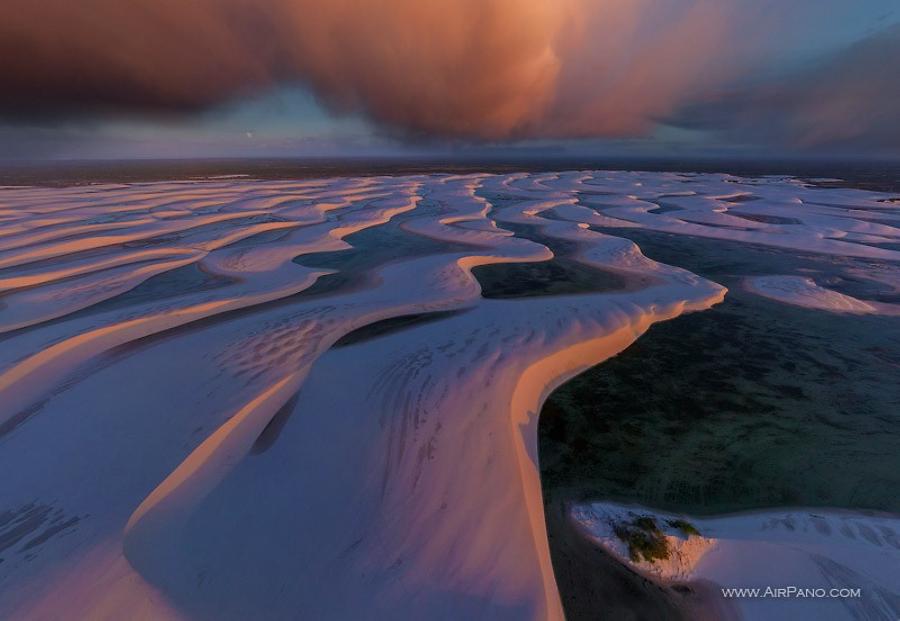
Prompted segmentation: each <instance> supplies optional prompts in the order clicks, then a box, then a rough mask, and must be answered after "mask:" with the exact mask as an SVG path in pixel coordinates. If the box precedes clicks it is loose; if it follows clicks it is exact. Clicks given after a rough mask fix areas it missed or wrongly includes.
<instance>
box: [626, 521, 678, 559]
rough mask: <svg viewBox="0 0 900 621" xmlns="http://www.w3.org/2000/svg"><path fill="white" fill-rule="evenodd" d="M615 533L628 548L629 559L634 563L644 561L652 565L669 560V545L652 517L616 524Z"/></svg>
mask: <svg viewBox="0 0 900 621" xmlns="http://www.w3.org/2000/svg"><path fill="white" fill-rule="evenodd" d="M613 532H615V534H616V537H618V538H619V539H621V540H622V542H623V543H624V544H625V545H627V546H628V557H629V558H630V559H631V560H632V562H635V563H638V562H640V561H642V560H644V561H647V562H649V563H652V562H654V561H656V560H666V559H668V558H669V543H668V541H666V536H665V535H664V534H663V532H662V531H661V530H659V526H658V525H657V524H656V520H654V519H653V518H652V517H649V516H642V517H639V518H635V519H634V520H632V521H631V522H625V523H621V524H616V525H615V526H614V527H613Z"/></svg>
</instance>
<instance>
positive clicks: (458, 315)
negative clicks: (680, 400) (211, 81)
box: [0, 171, 900, 620]
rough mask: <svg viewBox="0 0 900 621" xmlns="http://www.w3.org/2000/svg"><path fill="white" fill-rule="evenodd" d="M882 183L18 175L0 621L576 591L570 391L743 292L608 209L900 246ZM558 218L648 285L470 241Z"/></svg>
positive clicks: (523, 612) (358, 613)
mask: <svg viewBox="0 0 900 621" xmlns="http://www.w3.org/2000/svg"><path fill="white" fill-rule="evenodd" d="M742 193H743V194H752V195H753V196H757V197H758V198H759V200H757V201H753V202H746V201H744V202H740V203H729V202H728V199H729V198H732V199H733V198H734V197H735V196H737V195H743V194H742ZM671 195H674V196H671ZM666 196H670V197H669V198H665V197H666ZM660 197H663V198H660ZM814 199H815V200H814ZM878 199H879V196H877V195H874V194H872V193H865V192H859V193H855V194H854V193H851V192H849V191H843V190H819V189H813V188H807V187H805V186H803V185H802V184H799V183H798V182H795V181H793V180H786V179H769V180H766V181H764V182H757V181H751V180H741V179H739V178H735V177H730V176H726V175H698V176H695V177H691V178H690V179H688V178H687V177H684V176H680V175H669V174H651V173H644V174H639V173H606V172H599V173H598V172H580V171H576V172H570V173H549V174H524V173H522V174H512V175H502V176H494V175H467V176H453V175H431V176H413V177H397V178H391V177H371V178H359V179H327V180H313V181H297V182H291V181H253V180H245V179H216V180H210V181H190V182H187V181H175V182H165V183H140V184H125V185H112V184H111V185H99V186H86V187H78V188H37V187H28V188H3V189H2V190H0V289H2V292H3V293H2V297H0V338H2V339H3V340H2V343H3V346H2V347H0V469H2V471H3V472H7V473H11V472H15V473H16V476H14V477H4V480H3V482H2V483H0V515H2V516H3V521H2V523H0V542H2V545H0V558H2V559H3V561H2V562H0V618H4V619H5V618H15V619H54V618H67V619H116V620H118V619H123V618H128V619H152V620H158V619H217V620H218V619H223V620H227V619H247V618H259V619H293V618H298V617H299V618H310V619H312V618H336V619H359V618H367V619H398V618H409V619H421V618H429V619H432V618H434V619H459V618H486V619H501V618H509V619H523V618H533V619H559V618H561V617H562V609H561V605H560V600H559V595H558V593H557V591H556V585H555V581H554V578H553V572H552V567H551V565H550V561H549V552H548V545H547V538H546V533H545V527H544V518H543V506H542V500H541V490H540V482H539V477H538V469H537V455H536V418H537V413H538V412H539V411H540V406H541V404H542V401H543V399H544V398H545V397H546V395H547V394H548V393H549V391H551V390H552V389H553V388H554V387H555V386H557V385H559V384H560V383H561V382H563V381H565V380H566V379H567V378H569V377H571V376H573V375H575V374H577V373H578V372H580V371H581V370H583V369H585V368H587V367H589V366H591V365H593V364H596V363H599V362H601V361H603V360H605V359H606V358H608V357H610V356H613V355H615V354H616V353H618V352H619V351H621V350H622V349H624V348H625V347H627V346H628V345H629V344H631V343H632V342H633V341H634V340H635V339H636V338H638V337H639V336H640V335H641V334H642V333H643V332H644V331H645V330H646V329H647V328H648V327H649V326H650V325H651V324H652V323H653V322H656V321H661V320H666V319H669V318H672V317H675V316H677V315H679V314H680V313H683V312H687V311H700V310H703V309H706V308H708V307H710V306H712V305H714V304H716V303H717V302H719V301H721V300H722V299H723V297H724V295H725V293H726V292H725V289H724V288H723V287H722V286H720V285H718V284H716V283H712V282H710V281H708V280H705V279H703V278H701V277H699V276H696V275H695V274H692V273H690V272H688V271H686V270H684V269H681V268H679V267H677V266H668V265H663V264H660V263H657V262H655V261H652V260H650V259H648V258H647V257H645V256H644V255H643V254H642V253H641V251H640V249H639V248H638V246H637V245H635V244H634V243H633V242H631V241H628V240H625V239H622V238H619V237H615V236H612V235H609V234H604V233H601V232H598V231H595V230H591V229H590V228H589V226H595V227H608V228H607V229H606V230H607V231H608V230H609V228H616V227H622V228H626V227H627V228H648V229H653V230H660V231H667V232H673V233H678V234H686V235H702V236H706V237H716V238H721V239H733V240H737V241H742V242H753V243H756V244H769V245H771V246H775V247H779V248H790V249H802V250H804V251H809V252H818V253H826V254H833V255H839V256H854V257H866V258H871V259H873V260H874V259H877V260H880V261H887V262H890V261H896V260H897V259H900V252H897V251H894V250H890V249H889V248H885V247H881V246H879V245H878V244H879V243H881V240H885V239H887V240H897V239H898V237H900V229H897V228H894V227H893V226H892V225H888V224H883V223H882V222H885V221H891V222H892V221H894V219H895V216H896V214H897V213H898V209H897V207H896V206H894V205H891V204H889V203H885V202H880V201H879V200H878ZM654 201H657V202H666V201H669V202H670V203H672V204H671V205H669V206H670V207H675V208H676V209H675V210H674V211H665V213H652V211H653V209H655V208H657V207H659V205H657V204H656V203H655V202H654ZM667 204H668V203H667ZM732 205H734V207H732ZM750 205H753V206H754V209H756V211H755V212H754V213H756V214H762V215H767V216H770V217H771V218H770V219H773V218H780V220H778V222H780V223H774V224H773V223H765V222H759V221H755V220H748V219H746V218H741V217H738V216H734V215H729V214H728V211H729V210H731V209H734V210H735V211H737V210H738V208H737V206H740V210H741V211H743V212H746V213H749V211H748V209H749V207H748V206H750ZM682 211H684V212H686V213H684V214H682V213H681V212H682ZM763 212H765V213H763ZM679 214H680V215H679ZM788 218H790V224H786V223H785V222H786V221H787V220H788ZM874 220H878V221H879V222H874ZM773 222H774V220H773ZM354 233H361V235H364V234H366V233H372V234H373V235H376V237H374V238H373V239H372V240H370V241H360V242H356V241H354V240H355V239H357V238H354V237H351V236H352V235H353V234H354ZM851 234H859V235H865V236H867V237H865V238H862V237H860V238H858V239H857V240H856V241H853V242H848V241H842V238H847V236H848V235H851ZM377 235H383V236H382V237H377ZM345 238H348V239H347V241H345ZM359 239H362V238H359ZM551 242H553V243H559V244H560V245H565V246H566V247H570V248H572V250H571V255H570V259H572V260H575V261H578V262H580V263H581V264H583V265H584V266H586V267H593V268H596V269H598V270H602V271H603V272H604V273H608V274H614V275H616V276H617V277H618V278H619V279H620V280H621V282H622V283H624V284H623V285H622V286H621V287H614V288H612V289H610V290H605V291H600V290H597V291H592V290H586V291H584V292H581V293H577V294H570V295H555V296H531V297H529V296H526V297H518V298H509V299H486V298H484V297H482V296H481V289H480V287H479V284H478V281H477V280H476V279H475V278H474V277H473V275H472V270H473V269H474V268H476V267H479V266H488V265H492V264H501V263H521V262H537V261H547V260H550V259H553V258H554V253H553V251H552V250H551V249H550V248H549V247H548V246H549V245H553V243H551ZM357 243H358V244H360V245H359V247H358V248H354V244H357ZM842 253H844V254H842ZM323 257H326V258H328V259H329V260H331V261H332V263H327V262H326V265H327V266H326V267H317V265H320V263H318V262H317V261H319V260H322V258H323ZM342 257H343V258H344V259H346V261H348V263H347V265H346V266H345V265H344V264H343V263H342V262H341V261H342V260H344V259H342ZM304 262H306V264H307V265H304ZM598 274H600V272H598ZM341 277H343V278H345V280H340V278H341ZM892 277H893V276H892V273H887V275H884V274H882V276H881V278H882V279H885V278H886V279H887V281H891V279H892ZM526 293H527V292H526ZM863 303H865V301H863ZM450 311H452V312H450ZM427 313H443V314H441V315H437V317H440V319H439V320H435V321H431V322H424V323H420V324H417V325H410V326H407V327H405V328H404V329H402V330H396V331H393V332H387V333H385V334H382V335H380V336H378V337H376V338H369V339H363V340H359V341H357V342H355V343H353V344H349V345H345V346H340V347H335V344H336V343H339V340H340V339H341V338H342V337H344V336H345V335H347V334H349V333H351V332H353V331H355V330H357V329H360V328H363V327H365V326H369V325H371V324H375V323H377V322H380V321H383V320H387V319H390V318H396V317H401V316H407V315H419V314H427Z"/></svg>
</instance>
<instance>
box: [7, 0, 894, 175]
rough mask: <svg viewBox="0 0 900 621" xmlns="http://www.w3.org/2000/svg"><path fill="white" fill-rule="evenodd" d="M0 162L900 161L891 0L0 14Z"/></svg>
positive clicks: (338, 4)
mask: <svg viewBox="0 0 900 621" xmlns="http://www.w3.org/2000/svg"><path fill="white" fill-rule="evenodd" d="M0 9H2V19H0V84H2V85H3V88H2V89H0V159H5V160H10V159H12V160H16V159H23V160H24V159H42V158H65V159H69V158H172V157H254V156H258V157H273V156H274V157H329V158H330V157H342V156H349V157H372V156H398V157H425V156H447V155H460V156H473V157H478V156H480V155H485V154H490V155H499V156H504V155H514V154H556V155H574V156H590V155H597V156H627V155H634V156H663V157H664V156H669V155H674V156H681V155H700V156H703V155H712V156H771V155H772V154H779V155H785V156H790V155H798V156H803V155H814V156H820V155H829V154H832V155H853V156H872V157H881V156H889V157H897V156H900V0H856V1H851V0H791V1H790V2H787V1H784V0H429V1H428V2H422V1H421V0H368V1H363V0H330V1H328V2H324V1H313V0H130V1H129V2H121V0H81V1H80V2H71V0H0Z"/></svg>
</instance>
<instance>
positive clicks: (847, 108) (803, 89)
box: [670, 24, 900, 150]
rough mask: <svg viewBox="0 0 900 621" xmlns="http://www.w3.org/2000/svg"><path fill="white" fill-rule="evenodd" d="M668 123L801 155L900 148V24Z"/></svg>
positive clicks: (714, 99)
mask: <svg viewBox="0 0 900 621" xmlns="http://www.w3.org/2000/svg"><path fill="white" fill-rule="evenodd" d="M670 122H672V123H673V124H677V125H680V126H682V127H690V128H693V129H707V130H713V131H716V132H718V133H720V135H721V136H722V137H724V138H726V139H731V140H736V141H742V142H756V143H769V144H780V145H784V146H788V147H795V148H801V149H816V148H827V147H833V146H842V147H845V148H854V147H855V148H860V149H864V148H866V147H871V148H877V149H888V150H897V149H900V24H894V25H892V26H889V27H887V28H885V29H883V30H881V31H879V32H877V33H875V34H873V35H872V36H870V37H867V38H865V39H863V40H861V41H858V42H856V43H855V44H853V45H850V46H849V47H847V48H845V49H843V50H841V51H839V52H837V53H834V54H831V55H829V56H828V57H826V58H824V59H819V60H818V61H817V62H814V63H810V64H808V65H807V66H804V67H803V68H801V69H798V70H795V71H791V72H789V73H788V74H787V75H782V76H779V77H777V78H771V79H768V80H761V81H757V82H756V83H754V84H752V85H746V86H743V87H740V88H738V87H734V88H732V89H730V90H729V91H726V92H723V93H720V94H718V95H717V96H713V97H710V98H709V99H708V100H707V101H704V102H697V103H693V104H690V105H688V106H686V107H685V108H683V109H682V110H681V111H680V112H679V113H678V114H677V115H675V116H674V117H673V118H672V119H670Z"/></svg>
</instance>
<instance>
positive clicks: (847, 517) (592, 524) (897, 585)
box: [572, 503, 900, 621]
mask: <svg viewBox="0 0 900 621" xmlns="http://www.w3.org/2000/svg"><path fill="white" fill-rule="evenodd" d="M642 516H650V517H652V518H654V520H655V522H656V523H657V525H658V526H659V527H660V529H661V530H662V531H663V532H664V533H665V536H666V539H667V541H668V544H669V548H670V557H669V558H668V559H665V560H656V561H654V562H648V561H646V560H640V561H638V562H634V561H632V560H631V559H630V558H629V554H628V551H627V546H626V545H625V544H624V543H623V542H622V541H621V540H620V539H619V538H618V537H617V536H616V535H615V533H614V532H613V530H614V527H615V525H616V524H622V523H629V522H630V521H632V520H634V519H635V518H638V517H642ZM572 517H573V519H574V520H575V521H576V522H577V523H578V525H579V526H580V527H581V529H582V530H583V532H584V533H585V534H586V535H587V536H588V537H590V538H592V539H594V540H595V541H597V542H598V543H599V544H600V545H602V546H603V547H604V548H605V549H607V550H609V551H610V552H611V553H612V554H614V555H615V556H617V557H618V558H619V559H620V560H621V561H622V562H623V563H627V564H628V565H630V566H632V567H634V568H635V569H636V570H638V571H640V572H642V573H645V574H646V575H649V576H651V577H652V578H653V579H656V580H660V581H663V582H669V583H671V582H691V581H698V580H706V581H711V582H714V583H715V584H716V585H718V586H717V589H716V592H717V593H721V591H720V589H721V588H723V587H725V588H731V587H738V588H743V589H759V594H758V596H752V597H751V596H748V595H746V594H745V595H744V596H741V597H733V598H732V599H731V600H730V601H731V602H732V603H734V604H736V605H737V607H738V610H739V612H740V614H741V616H742V618H744V619H747V620H748V621H749V620H753V619H765V620H769V619H772V620H779V619H784V620H785V621H788V620H791V619H799V618H803V619H813V618H814V619H894V618H896V617H897V615H898V614H900V572H898V571H897V568H898V567H900V517H898V516H894V515H886V514H879V513H864V512H851V511H837V510H828V509H789V510H783V509H782V510H769V511H756V512H747V513H740V514H732V515H726V516H722V517H715V518H695V517H692V516H683V515H675V514H671V513H665V512H659V511H652V510H649V509H646V508H643V507H635V506H627V505H620V504H615V503H592V504H588V505H582V506H576V507H574V508H573V509H572ZM675 520H687V521H688V522H689V523H690V524H691V525H692V526H694V527H695V528H696V529H697V530H698V531H699V533H700V534H699V536H698V535H687V536H686V535H685V534H684V533H683V532H681V531H679V530H678V528H675V527H673V526H671V525H670V524H669V522H672V521H675ZM788 588H796V589H805V590H807V591H806V593H807V594H806V595H805V596H801V595H798V594H797V593H800V591H796V592H788V591H783V592H780V591H778V590H779V589H788ZM850 588H853V589H859V591H860V592H859V595H858V596H854V595H853V594H851V593H842V592H841V591H840V589H850ZM767 589H770V590H769V592H768V595H766V593H767ZM833 589H837V591H836V592H832V590H833Z"/></svg>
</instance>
